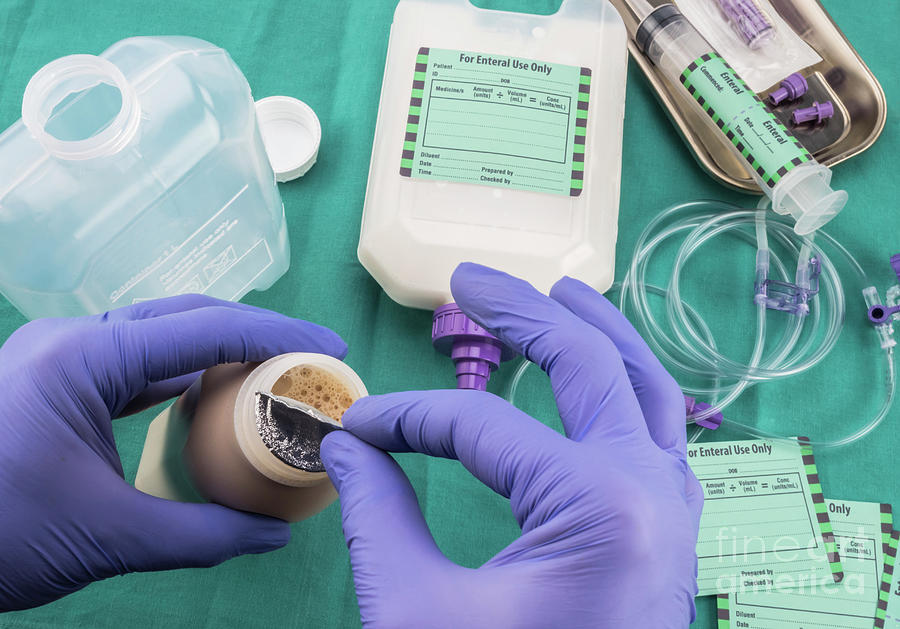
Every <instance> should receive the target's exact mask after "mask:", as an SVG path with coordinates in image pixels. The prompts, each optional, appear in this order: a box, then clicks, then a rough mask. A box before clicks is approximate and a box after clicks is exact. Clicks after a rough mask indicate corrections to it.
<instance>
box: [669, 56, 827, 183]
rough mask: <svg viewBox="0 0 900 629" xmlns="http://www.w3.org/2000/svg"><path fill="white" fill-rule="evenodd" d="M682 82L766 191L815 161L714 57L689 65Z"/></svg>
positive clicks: (718, 59) (727, 68)
mask: <svg viewBox="0 0 900 629" xmlns="http://www.w3.org/2000/svg"><path fill="white" fill-rule="evenodd" d="M680 79H681V84H682V85H684V87H685V89H686V90H687V91H688V93H689V94H690V95H691V96H692V97H693V98H694V100H696V101H697V103H699V105H700V106H701V107H702V108H703V110H704V111H705V112H706V114H707V115H708V116H709V117H710V118H712V121H713V122H714V123H716V126H718V127H719V129H720V130H721V131H722V133H724V134H725V137H727V138H728V140H729V141H730V142H731V143H732V144H734V146H735V147H736V148H737V150H738V151H740V153H741V155H743V156H744V159H745V160H746V161H747V165H748V167H749V168H750V170H753V171H755V172H756V173H757V174H758V175H759V176H760V177H761V178H762V180H763V182H764V183H765V184H766V185H767V186H768V187H770V188H774V187H775V184H777V183H778V182H779V181H780V180H781V178H782V177H784V176H785V175H786V174H787V173H788V172H789V171H790V170H792V169H794V168H796V167H797V166H799V165H800V164H802V163H804V162H808V161H810V160H812V155H810V154H809V151H807V150H806V149H805V148H803V146H802V145H801V144H800V142H798V141H797V138H795V137H794V135H793V134H792V133H791V132H790V131H788V129H787V128H786V127H785V126H784V125H783V124H781V121H779V120H778V119H777V118H776V117H775V114H773V113H772V112H771V111H769V110H768V109H767V108H766V106H765V105H764V104H763V102H762V101H761V100H759V98H757V96H756V94H754V93H753V91H752V90H751V89H750V88H749V87H747V84H746V83H744V80H743V79H742V78H741V77H739V76H738V75H737V74H736V73H735V71H734V70H733V69H732V68H731V66H729V65H728V64H727V63H726V62H725V60H724V59H722V57H720V56H719V55H717V54H716V53H710V54H706V55H703V56H702V57H700V58H699V59H697V60H696V61H694V62H693V63H691V65H689V66H688V67H687V68H686V69H685V71H684V72H682V73H681V77H680Z"/></svg>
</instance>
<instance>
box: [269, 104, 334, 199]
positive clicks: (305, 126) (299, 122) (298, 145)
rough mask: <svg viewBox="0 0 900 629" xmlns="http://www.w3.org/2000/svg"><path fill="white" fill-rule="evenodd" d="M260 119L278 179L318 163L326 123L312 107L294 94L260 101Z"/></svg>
mask: <svg viewBox="0 0 900 629" xmlns="http://www.w3.org/2000/svg"><path fill="white" fill-rule="evenodd" d="M256 121H257V124H258V125H259V132H260V134H261V135H262V140H263V144H264V145H265V147H266V154H267V155H268V157H269V164H271V165H272V170H274V171H275V180H276V181H279V182H285V181H291V180H292V179H296V178H297V177H302V176H303V175H305V174H306V171H308V170H309V169H310V168H312V165H313V164H315V163H316V158H317V157H318V155H319V143H320V142H321V141H322V127H321V126H320V125H319V118H318V117H317V116H316V113H315V112H314V111H313V110H312V108H311V107H310V106H309V105H307V104H306V103H304V102H303V101H301V100H297V99H296V98H291V97H290V96H269V97H268V98H263V99H260V100H258V101H256Z"/></svg>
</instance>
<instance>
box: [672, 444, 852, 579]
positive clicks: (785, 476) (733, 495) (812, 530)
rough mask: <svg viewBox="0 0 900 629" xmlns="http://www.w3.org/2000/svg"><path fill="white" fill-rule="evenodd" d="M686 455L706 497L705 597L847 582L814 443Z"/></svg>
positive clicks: (701, 546)
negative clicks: (806, 583)
mask: <svg viewBox="0 0 900 629" xmlns="http://www.w3.org/2000/svg"><path fill="white" fill-rule="evenodd" d="M687 454H688V463H689V464H690V466H691V469H693V470H694V473H695V474H696V475H697V478H698V480H699V481H700V485H701V486H702V488H703V492H704V498H705V503H704V506H703V515H702V517H701V519H700V536H699V539H698V541H697V557H698V560H699V575H698V580H697V581H698V586H699V589H700V595H701V596H703V595H707V594H718V593H729V592H752V591H768V590H771V589H773V588H775V587H783V586H785V585H786V584H790V583H796V582H799V581H800V580H806V581H809V580H810V579H815V580H817V581H818V582H823V583H824V582H831V583H833V582H837V581H840V580H841V578H842V576H843V575H842V573H841V564H840V558H839V556H838V552H837V549H836V547H835V541H834V534H833V531H832V529H831V521H830V519H829V517H828V508H827V505H826V504H825V498H824V497H823V496H822V488H821V486H820V485H819V476H818V472H817V471H816V464H815V459H814V458H813V453H812V448H811V447H810V446H809V445H808V443H807V440H805V439H804V440H802V443H797V442H793V441H786V440H785V441H776V440H772V441H770V440H750V441H721V442H714V443H696V444H691V445H689V446H688V452H687Z"/></svg>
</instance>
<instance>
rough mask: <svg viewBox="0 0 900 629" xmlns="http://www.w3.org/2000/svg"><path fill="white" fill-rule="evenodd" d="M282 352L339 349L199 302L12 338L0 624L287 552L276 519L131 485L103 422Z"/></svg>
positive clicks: (243, 312) (303, 325) (1, 369)
mask: <svg viewBox="0 0 900 629" xmlns="http://www.w3.org/2000/svg"><path fill="white" fill-rule="evenodd" d="M292 351H314V352H323V353H327V354H332V355H334V356H338V357H342V356H343V355H344V354H345V353H346V345H345V344H344V342H343V341H342V340H341V339H340V338H339V337H338V336H337V335H336V334H335V333H334V332H331V331H330V330H327V329H325V328H322V327H319V326H316V325H313V324H311V323H307V322H305V321H298V320H296V319H291V318H289V317H285V316H282V315H279V314H275V313H273V312H269V311H266V310H261V309H258V308H253V307H250V306H245V305H242V304H235V303H231V302H224V301H219V300H217V299H212V298H209V297H203V296H201V295H184V296H180V297H173V298H169V299H163V300H158V301H148V302H143V303H139V304H136V305H133V306H129V307H126V308H121V309H119V310H113V311H111V312H108V313H106V314H103V315H97V316H90V317H81V318H77V319H40V320H37V321H33V322H32V323H29V324H27V325H25V326H23V327H22V328H20V329H19V330H18V331H16V332H15V333H14V334H13V335H12V336H11V337H10V338H9V340H8V341H7V342H6V343H5V344H4V345H3V347H2V348H0V611H5V610H11V609H24V608H28V607H34V606H37V605H41V604H43V603H47V602H49V601H52V600H54V599H57V598H59V597H61V596H64V595H66V594H68V593H70V592H73V591H75V590H78V589H81V588H83V587H84V586H85V585H87V584H88V583H91V582H92V581H97V580H100V579H103V578H106V577H110V576H113V575H119V574H124V573H126V572H135V571H147V570H165V569H170V568H187V567H198V566H212V565H215V564H218V563H220V562H222V561H224V560H226V559H229V558H231V557H234V556H236V555H240V554H243V553H260V552H265V551H268V550H274V549H275V548H280V547H281V546H283V545H284V544H286V543H287V541H288V539H289V538H290V529H289V527H288V524H287V523H286V522H283V521H281V520H277V519H274V518H269V517H265V516H259V515H251V514H248V513H243V512H239V511H233V510H231V509H227V508H225V507H221V506H219V505H214V504H182V503H178V502H170V501H168V500H162V499H160V498H155V497H153V496H149V495H147V494H144V493H141V492H139V491H138V490H136V489H135V488H134V487H132V486H130V485H129V484H127V483H126V482H125V481H124V480H123V478H122V464H121V462H120V461H119V455H118V453H117V452H116V444H115V442H114V440H113V432H112V424H111V421H110V420H111V419H112V418H113V417H118V416H120V415H123V414H127V413H129V412H133V411H135V410H138V409H139V408H141V407H147V406H150V405H152V404H154V403H157V402H160V401H163V400H165V399H168V398H170V397H173V396H176V395H179V394H180V393H181V392H183V391H184V390H185V389H186V388H187V387H188V386H189V385H190V384H191V382H193V380H194V379H196V377H197V376H198V375H199V374H198V373H196V372H198V371H199V370H202V369H205V368H207V367H211V366H213V365H216V364H218V363H223V362H239V361H251V360H252V361H257V360H265V359H267V358H269V357H271V356H275V355H278V354H282V353H285V352H292Z"/></svg>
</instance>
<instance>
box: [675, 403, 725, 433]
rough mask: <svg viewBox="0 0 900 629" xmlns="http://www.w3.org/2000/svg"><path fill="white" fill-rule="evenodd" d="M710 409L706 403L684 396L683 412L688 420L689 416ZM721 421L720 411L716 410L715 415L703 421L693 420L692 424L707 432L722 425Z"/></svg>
mask: <svg viewBox="0 0 900 629" xmlns="http://www.w3.org/2000/svg"><path fill="white" fill-rule="evenodd" d="M711 408H712V406H711V405H710V404H707V403H706V402H698V401H697V400H696V399H695V398H692V397H691V396H689V395H685V396H684V412H685V415H686V416H687V417H688V419H691V415H700V414H701V413H703V412H704V411H708V410H709V409H711ZM723 420H724V418H723V417H722V411H720V410H718V409H716V412H715V413H712V414H711V415H709V416H707V417H704V418H703V419H695V420H694V424H696V425H697V426H700V427H701V428H706V429H707V430H715V429H716V428H718V427H719V426H721V425H722V421H723Z"/></svg>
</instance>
